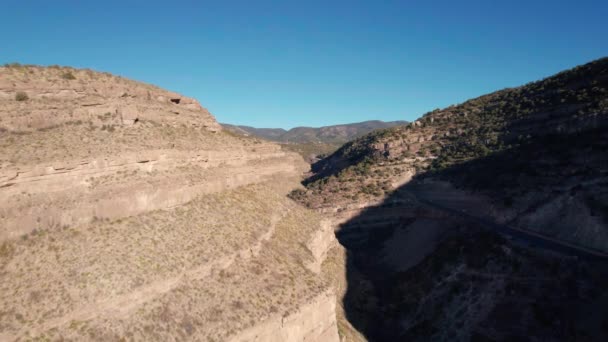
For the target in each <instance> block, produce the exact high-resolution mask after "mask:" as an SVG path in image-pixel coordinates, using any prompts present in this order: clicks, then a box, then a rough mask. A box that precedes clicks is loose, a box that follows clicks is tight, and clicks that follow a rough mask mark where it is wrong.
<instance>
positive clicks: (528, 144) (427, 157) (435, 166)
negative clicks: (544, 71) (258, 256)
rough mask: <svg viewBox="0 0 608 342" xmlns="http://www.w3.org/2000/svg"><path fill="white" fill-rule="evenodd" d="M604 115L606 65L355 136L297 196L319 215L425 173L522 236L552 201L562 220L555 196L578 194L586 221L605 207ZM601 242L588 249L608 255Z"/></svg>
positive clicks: (318, 167) (607, 106)
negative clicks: (478, 200) (477, 200)
mask: <svg viewBox="0 0 608 342" xmlns="http://www.w3.org/2000/svg"><path fill="white" fill-rule="evenodd" d="M607 117H608V58H604V59H600V60H597V61H594V62H591V63H589V64H586V65H583V66H580V67H576V68H574V69H572V70H568V71H565V72H562V73H559V74H557V75H555V76H552V77H549V78H547V79H544V80H542V81H538V82H533V83H530V84H527V85H524V86H521V87H518V88H512V89H505V90H502V91H498V92H496V93H492V94H489V95H484V96H481V97H479V98H476V99H473V100H470V101H467V102H465V103H463V104H460V105H455V106H451V107H448V108H445V109H442V110H436V111H433V112H430V113H427V114H425V115H424V116H423V117H422V118H420V119H419V120H417V121H416V122H413V123H411V124H409V125H407V126H399V127H394V128H390V129H386V130H380V131H376V132H374V133H371V134H368V135H366V136H363V137H361V138H358V139H356V140H354V141H352V142H350V143H347V144H345V145H344V146H343V147H341V148H340V149H339V150H337V151H336V152H335V153H334V154H332V155H331V156H328V157H327V158H325V159H323V160H321V161H319V162H318V163H316V164H315V165H313V171H314V172H315V175H314V176H312V177H311V178H310V179H308V180H307V181H306V187H307V189H308V191H306V192H301V191H298V192H297V193H294V197H296V198H299V199H300V200H301V201H302V202H303V203H306V204H307V205H308V206H310V207H313V208H320V207H323V206H330V207H341V208H348V207H356V206H360V205H361V203H373V202H375V201H379V200H381V199H382V198H383V197H384V196H385V195H386V194H389V193H391V191H393V190H394V189H396V188H397V187H399V186H400V185H401V184H404V183H405V182H407V181H409V180H410V179H411V178H412V177H413V176H414V175H421V174H422V173H425V175H424V176H425V177H427V178H428V177H431V176H434V177H435V178H437V179H443V180H448V181H450V182H451V184H452V186H456V187H461V188H463V189H466V190H468V191H471V192H472V191H474V192H475V193H476V195H479V196H485V197H487V198H488V200H489V201H490V202H491V204H492V205H493V208H494V209H493V210H489V211H490V212H496V215H497V217H499V216H500V218H501V219H502V220H504V221H521V226H522V228H526V224H525V222H524V221H529V220H535V221H534V222H535V224H534V226H535V227H538V226H537V225H540V226H545V225H549V221H547V222H546V223H544V222H540V221H542V219H540V218H538V217H536V218H532V217H529V216H526V215H527V214H528V213H530V211H533V210H534V208H537V207H538V206H539V205H541V204H542V203H546V202H547V196H549V197H551V198H555V199H557V203H555V204H554V206H555V207H552V208H547V210H548V211H553V212H555V213H557V212H559V211H560V209H559V206H560V205H566V204H565V203H563V200H561V199H559V198H560V196H559V195H557V196H556V194H555V193H554V192H555V191H559V193H560V194H564V195H568V194H569V193H570V191H571V188H573V187H574V188H576V189H575V190H572V191H575V192H576V193H577V194H578V195H577V196H576V199H575V201H576V205H577V206H580V207H581V208H587V209H585V210H586V211H587V212H588V213H593V212H598V211H602V208H605V206H604V205H605V204H604V203H606V202H605V201H606V189H605V185H604V184H605V181H604V180H605V177H606V166H605V165H606V154H605V153H603V151H604V149H605V146H606V143H607V142H606V139H605V137H606V136H607V135H606V125H607V122H608V119H607ZM582 152H584V153H582ZM469 166H470V167H469ZM473 166H474V169H473V168H472V167H473ZM564 166H567V167H564ZM586 184H589V186H586ZM591 184H593V186H591ZM577 185H579V186H578V187H577ZM560 203H562V204H560ZM499 212H500V213H499ZM572 214H573V215H577V214H581V212H580V210H578V211H577V213H574V212H573V213H572ZM551 215H554V214H551ZM594 217H595V216H594ZM578 219H580V218H575V217H572V218H569V220H573V222H575V221H576V220H578ZM598 219H600V218H599V216H598V217H595V218H593V219H592V221H597V220H598ZM539 220H540V221H539ZM602 224H603V223H601V222H596V223H593V224H591V226H593V227H596V226H597V227H599V226H602ZM598 225H599V226H598ZM562 228H563V227H560V228H559V229H562ZM542 229H543V231H544V232H545V233H547V234H550V235H553V234H559V233H557V232H549V231H546V230H545V228H542ZM547 229H548V228H547ZM564 229H565V228H564ZM593 229H596V228H593ZM581 234H583V235H586V233H582V232H576V233H575V232H572V235H576V236H580V235H581ZM562 235H563V234H562ZM594 235H595V234H594ZM564 238H566V239H568V237H567V236H564ZM573 238H574V237H573ZM601 241H602V242H599V241H595V242H592V241H591V240H589V241H582V242H583V243H584V244H586V243H592V244H594V247H601V248H603V249H607V250H608V235H606V238H602V240H601ZM597 243H601V244H602V245H601V246H597V245H595V244H597Z"/></svg>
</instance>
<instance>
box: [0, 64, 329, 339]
mask: <svg viewBox="0 0 608 342" xmlns="http://www.w3.org/2000/svg"><path fill="white" fill-rule="evenodd" d="M307 170H308V165H307V164H306V163H305V162H304V161H303V160H302V158H301V157H300V156H298V155H297V154H295V153H290V152H286V151H284V150H283V149H281V147H280V146H279V145H277V144H274V143H270V142H266V141H262V140H259V139H256V138H246V137H235V136H234V135H233V134H227V133H226V132H224V131H223V130H222V129H221V127H220V125H219V124H218V123H217V122H216V121H215V119H214V117H213V116H212V115H211V114H210V113H209V112H208V111H207V110H206V109H204V108H203V107H201V106H200V104H199V103H198V102H197V101H196V100H194V99H191V98H187V97H184V96H182V95H180V94H177V93H173V92H170V91H165V90H163V89H160V88H158V87H155V86H152V85H147V84H143V83H140V82H135V81H131V80H127V79H124V78H122V77H118V76H113V75H110V74H107V73H99V72H95V71H91V70H80V69H73V68H68V67H37V66H23V65H17V64H12V65H7V66H4V67H0V218H1V222H2V225H1V229H0V283H1V285H0V287H1V290H0V340H2V341H16V340H99V341H107V340H145V341H153V340H157V341H166V340H195V341H201V340H206V341H250V340H252V339H253V338H254V337H255V338H258V339H261V340H265V341H301V340H311V341H338V335H337V330H336V321H335V312H334V310H335V305H336V298H335V295H334V293H333V290H332V288H331V286H330V285H329V284H328V282H327V281H326V280H325V279H324V278H322V277H320V276H319V274H318V272H319V268H320V263H321V262H322V261H323V258H324V255H325V253H326V250H327V249H328V248H329V247H330V246H331V242H332V241H333V240H332V237H333V236H332V235H331V231H329V230H328V229H327V225H326V224H325V223H324V221H323V220H322V218H321V217H320V216H319V215H318V214H316V213H314V212H311V211H310V210H307V209H305V208H302V207H301V206H299V205H297V204H296V203H294V202H293V201H291V200H289V199H288V198H287V197H286V194H287V192H289V191H290V190H291V189H293V188H294V187H296V186H298V181H299V179H300V177H301V174H302V173H303V172H305V171H307ZM328 233H329V234H328Z"/></svg>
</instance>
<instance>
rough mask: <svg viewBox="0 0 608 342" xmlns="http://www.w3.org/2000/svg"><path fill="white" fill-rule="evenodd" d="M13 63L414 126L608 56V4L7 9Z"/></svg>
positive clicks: (51, 4)
mask: <svg viewBox="0 0 608 342" xmlns="http://www.w3.org/2000/svg"><path fill="white" fill-rule="evenodd" d="M0 30H1V31H0V32H2V33H3V39H2V45H1V47H0V63H6V62H20V63H28V64H40V65H51V64H59V65H69V66H75V67H82V68H92V69H94V70H99V71H108V72H111V73H114V74H118V75H122V76H125V77H128V78H132V79H136V80H140V81H144V82H148V83H152V84H155V85H158V86H160V87H163V88H166V89H170V90H174V91H177V92H180V93H182V94H184V95H187V96H191V97H194V98H196V99H198V100H199V101H200V102H201V104H202V105H203V106H205V107H207V108H208V109H209V110H210V111H211V112H212V113H213V114H214V115H215V116H216V117H217V119H218V120H219V121H221V122H228V123H237V124H247V125H252V126H257V127H283V128H290V127H294V126H301V125H306V126H322V125H330V124H336V123H346V122H355V121H363V120H371V119H381V120H414V119H416V118H417V117H419V116H420V115H422V114H424V113H425V112H427V111H429V110H432V109H434V108H437V107H445V106H448V105H450V104H454V103H460V102H462V101H464V100H466V99H468V98H471V97H475V96H478V95H482V94H484V93H487V92H490V91H494V90H498V89H502V88H505V87H510V86H517V85H520V84H523V83H527V82H528V81H532V80H536V79H539V78H543V77H546V76H549V75H551V74H553V73H555V72H558V71H561V70H563V69H567V68H570V67H573V66H575V65H578V64H582V63H585V62H588V61H591V60H593V59H597V58H599V57H603V56H606V55H608V1H606V0H596V1H589V0H577V1H563V0H547V1H535V0H528V1H520V0H511V1H489V0H485V1H466V0H461V1H454V0H452V1H432V0H427V1H406V0H402V1H371V0H370V1H356V0H351V1H330V0H326V1H316V0H298V1H288V0H284V1H263V0H250V1H230V0H223V1H221V0H220V1H158V2H157V1H126V0H123V1H110V0H106V1H86V3H85V1H76V0H74V1H61V0H55V1H48V0H39V1H35V0H30V1H26V0H18V1H14V0H2V2H1V4H0Z"/></svg>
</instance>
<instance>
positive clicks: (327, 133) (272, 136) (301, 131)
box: [221, 120, 408, 144]
mask: <svg viewBox="0 0 608 342" xmlns="http://www.w3.org/2000/svg"><path fill="white" fill-rule="evenodd" d="M406 124H408V122H407V121H390V122H385V121H380V120H371V121H363V122H356V123H350V124H344V125H334V126H325V127H317V128H315V127H294V128H292V129H290V130H285V129H282V128H255V127H250V126H237V125H230V124H225V123H223V124H221V125H222V126H223V127H224V129H226V130H228V131H231V132H233V133H236V134H242V135H253V136H257V137H260V138H264V139H267V140H272V141H278V142H283V143H290V142H291V143H326V144H343V143H345V142H348V141H350V140H353V139H355V138H357V137H360V136H362V135H365V134H367V133H370V132H372V131H374V130H376V129H384V128H390V127H394V126H399V125H406Z"/></svg>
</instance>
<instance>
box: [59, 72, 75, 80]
mask: <svg viewBox="0 0 608 342" xmlns="http://www.w3.org/2000/svg"><path fill="white" fill-rule="evenodd" d="M61 78H63V79H64V80H75V79H76V76H74V74H72V72H71V71H68V72H64V73H63V74H62V75H61Z"/></svg>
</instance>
